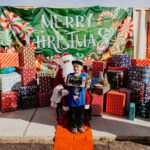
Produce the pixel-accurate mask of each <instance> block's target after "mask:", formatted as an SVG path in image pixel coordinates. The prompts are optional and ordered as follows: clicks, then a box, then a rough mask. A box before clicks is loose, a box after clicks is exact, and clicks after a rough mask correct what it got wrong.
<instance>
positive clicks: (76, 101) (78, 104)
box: [67, 60, 87, 133]
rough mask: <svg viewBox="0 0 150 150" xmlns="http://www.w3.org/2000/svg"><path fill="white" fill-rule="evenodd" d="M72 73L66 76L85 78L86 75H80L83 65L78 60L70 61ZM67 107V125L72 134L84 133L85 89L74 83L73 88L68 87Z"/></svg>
mask: <svg viewBox="0 0 150 150" xmlns="http://www.w3.org/2000/svg"><path fill="white" fill-rule="evenodd" d="M72 64H73V68H74V73H71V74H69V75H68V77H67V80H68V79H69V78H70V77H75V76H78V77H84V78H87V74H86V73H82V69H83V64H82V62H81V61H79V60H75V61H72ZM68 92H69V94H68V96H67V105H68V106H69V112H68V113H69V125H70V130H71V132H72V133H77V132H80V133H84V132H85V131H84V128H83V120H84V105H85V101H86V100H85V93H86V87H85V86H83V87H81V86H79V85H78V83H75V85H73V86H68Z"/></svg>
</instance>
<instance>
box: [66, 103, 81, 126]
mask: <svg viewBox="0 0 150 150" xmlns="http://www.w3.org/2000/svg"><path fill="white" fill-rule="evenodd" d="M68 113H69V125H70V127H73V128H76V127H82V126H83V121H84V105H83V106H78V107H69V112H68Z"/></svg>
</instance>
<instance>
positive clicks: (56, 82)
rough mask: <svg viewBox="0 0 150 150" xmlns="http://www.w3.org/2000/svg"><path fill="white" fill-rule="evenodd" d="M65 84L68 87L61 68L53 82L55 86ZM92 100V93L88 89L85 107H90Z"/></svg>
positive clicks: (64, 98)
mask: <svg viewBox="0 0 150 150" xmlns="http://www.w3.org/2000/svg"><path fill="white" fill-rule="evenodd" d="M82 72H85V71H84V70H82ZM59 84H61V85H63V87H64V88H66V84H65V82H64V78H63V76H62V69H61V68H60V69H59V70H58V72H57V74H56V77H55V79H54V82H53V85H54V88H55V87H56V86H57V85H59ZM66 101H67V99H66V96H64V97H62V104H63V106H64V107H66V106H67V105H66ZM90 102H91V97H90V94H89V92H88V91H86V104H85V109H89V106H90Z"/></svg>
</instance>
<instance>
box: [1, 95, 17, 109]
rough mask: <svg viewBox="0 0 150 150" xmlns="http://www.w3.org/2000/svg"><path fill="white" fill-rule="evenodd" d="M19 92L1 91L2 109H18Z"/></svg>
mask: <svg viewBox="0 0 150 150" xmlns="http://www.w3.org/2000/svg"><path fill="white" fill-rule="evenodd" d="M17 100H18V94H17V92H3V93H0V102H1V111H2V112H9V111H15V110H17Z"/></svg>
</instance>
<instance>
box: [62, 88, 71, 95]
mask: <svg viewBox="0 0 150 150" xmlns="http://www.w3.org/2000/svg"><path fill="white" fill-rule="evenodd" d="M68 94H69V92H68V91H67V90H65V89H63V90H61V96H66V95H68Z"/></svg>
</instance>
